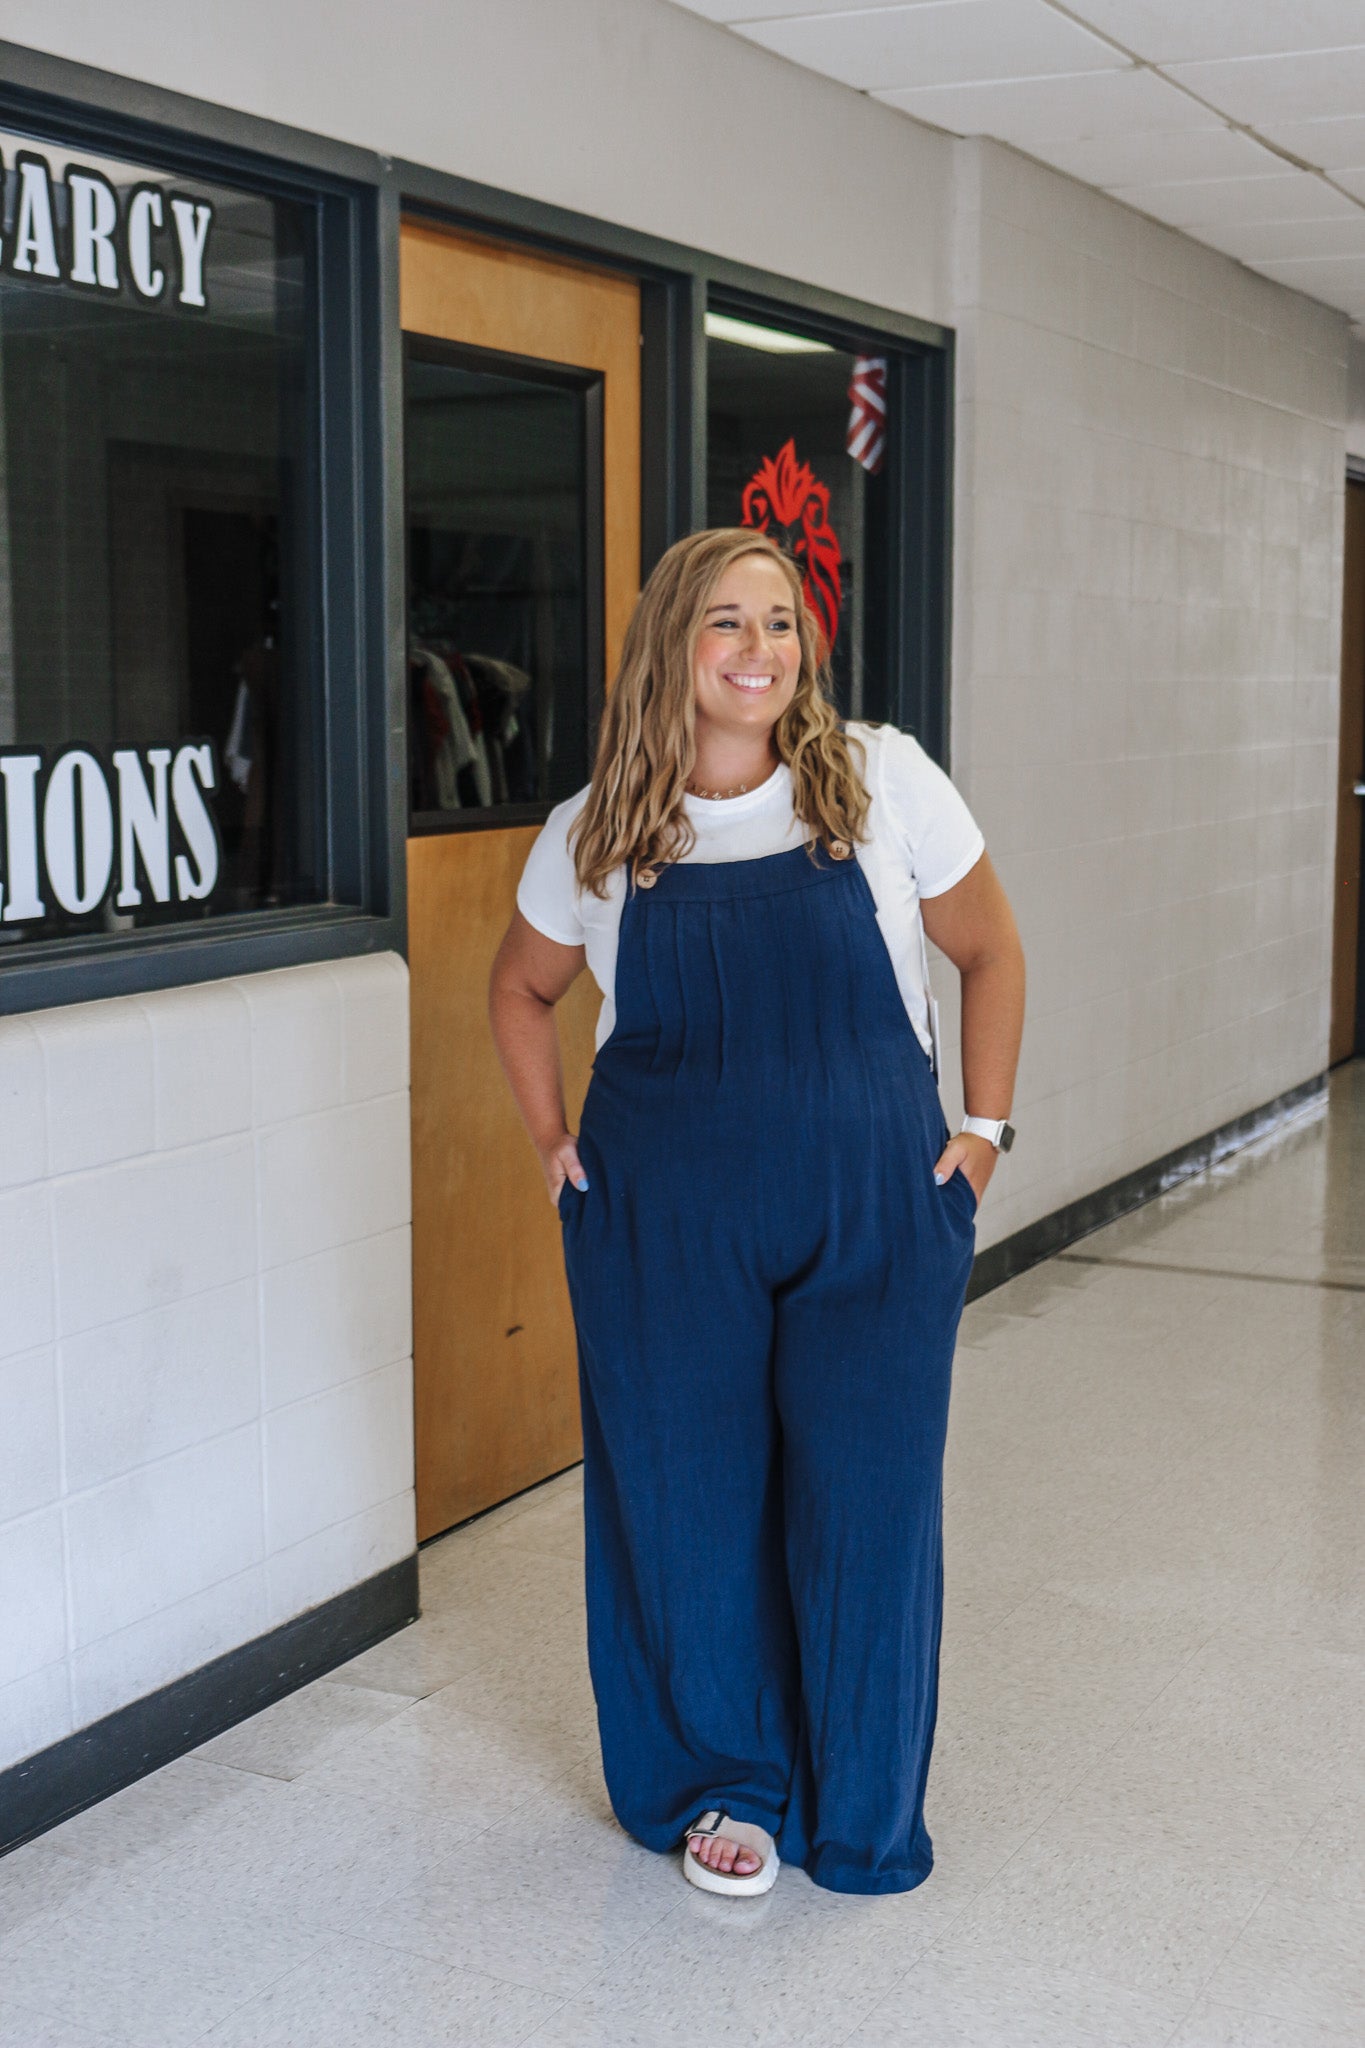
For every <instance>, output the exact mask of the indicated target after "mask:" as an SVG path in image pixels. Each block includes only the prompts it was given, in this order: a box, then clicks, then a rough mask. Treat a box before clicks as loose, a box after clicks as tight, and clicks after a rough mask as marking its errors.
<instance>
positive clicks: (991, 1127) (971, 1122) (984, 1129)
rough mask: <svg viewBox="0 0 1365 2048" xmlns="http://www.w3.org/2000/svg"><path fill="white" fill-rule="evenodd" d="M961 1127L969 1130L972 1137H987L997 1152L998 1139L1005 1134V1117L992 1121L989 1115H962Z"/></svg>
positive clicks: (998, 1147)
mask: <svg viewBox="0 0 1365 2048" xmlns="http://www.w3.org/2000/svg"><path fill="white" fill-rule="evenodd" d="M962 1129H963V1130H964V1131H970V1132H971V1134H972V1136H973V1137H974V1138H989V1139H990V1141H991V1143H992V1145H994V1147H995V1149H996V1151H997V1152H998V1151H999V1150H1000V1140H1001V1139H1002V1138H1003V1137H1004V1135H1005V1119H1004V1118H1003V1117H1001V1118H1000V1120H999V1121H998V1122H993V1121H992V1120H991V1118H990V1117H985V1116H964V1117H963V1119H962Z"/></svg>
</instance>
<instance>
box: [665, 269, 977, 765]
mask: <svg viewBox="0 0 1365 2048" xmlns="http://www.w3.org/2000/svg"><path fill="white" fill-rule="evenodd" d="M708 312H714V313H722V314H730V315H732V316H733V317H734V318H735V319H738V320H747V321H750V322H752V323H753V324H754V325H755V326H760V327H775V328H779V329H781V330H784V331H785V332H788V333H793V334H801V335H805V336H808V337H809V339H810V340H812V341H822V342H827V343H828V344H829V345H830V346H831V347H832V348H837V349H840V350H843V351H844V352H845V353H847V354H849V355H877V356H882V357H884V358H885V360H886V371H887V438H886V456H885V464H886V472H887V492H886V495H887V514H888V520H889V523H890V529H891V530H890V532H889V534H888V536H887V552H888V579H887V580H888V588H887V592H886V603H887V614H888V616H887V620H886V644H887V668H888V671H889V673H888V675H887V677H886V679H885V690H886V716H887V718H888V719H889V720H890V722H891V723H892V724H894V725H899V726H903V727H904V728H905V729H906V731H908V732H912V733H913V734H914V735H915V738H916V739H917V740H918V741H919V742H920V744H921V746H923V747H924V749H925V751H926V752H927V753H928V754H930V755H931V756H932V757H933V759H934V760H936V761H937V762H939V764H940V765H941V766H942V767H944V768H946V767H947V765H948V740H949V702H948V694H949V693H948V689H947V675H948V633H949V621H950V612H951V607H950V596H951V593H950V584H949V558H948V549H947V539H948V533H949V522H948V520H947V519H946V518H944V517H943V516H942V508H943V506H944V505H945V503H946V502H948V501H949V493H950V490H951V476H950V474H949V470H948V449H949V443H948V436H947V432H946V419H947V384H946V368H947V366H946V364H945V360H944V358H945V351H944V350H943V348H942V347H941V346H935V345H934V344H932V343H928V342H925V341H923V340H920V339H919V338H917V337H914V336H912V335H906V334H897V333H895V332H892V331H889V330H888V329H887V328H886V327H884V326H882V325H880V324H877V323H875V322H866V321H863V320H859V319H856V318H850V317H848V316H844V317H840V316H839V315H837V314H826V313H821V312H819V311H815V310H813V309H811V308H808V307H803V306H802V305H801V304H799V303H798V302H797V301H795V300H793V299H771V298H767V297H765V296H763V295H761V294H759V293H757V292H753V291H746V290H744V289H743V287H742V286H737V285H734V284H727V283H726V282H724V281H723V280H722V281H716V282H712V283H710V284H709V286H708V290H707V296H706V305H705V308H704V313H703V321H704V315H705V313H708ZM704 336H705V327H704V325H703V337H704ZM696 382H697V389H698V403H699V406H700V410H701V417H702V420H703V422H704V421H705V419H706V417H707V402H706V400H707V390H706V386H707V361H706V350H705V347H704V346H703V348H702V350H701V362H700V366H699V371H698V375H697V380H696ZM705 489H706V473H705V471H704V470H703V474H702V492H703V503H704V502H705Z"/></svg>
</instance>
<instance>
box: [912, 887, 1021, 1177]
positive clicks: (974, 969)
mask: <svg viewBox="0 0 1365 2048" xmlns="http://www.w3.org/2000/svg"><path fill="white" fill-rule="evenodd" d="M920 908H921V913H922V915H923V918H924V929H925V931H926V932H927V933H928V935H929V937H930V938H931V939H932V940H933V942H934V944H935V945H936V946H937V947H938V949H939V951H940V952H941V953H946V954H947V956H948V958H949V959H950V960H951V961H952V963H953V965H954V967H956V968H957V970H958V972H959V974H960V975H961V976H962V1093H963V1100H964V1102H965V1104H966V1108H967V1114H968V1115H969V1116H984V1117H991V1118H993V1119H998V1118H1002V1117H1008V1116H1009V1113H1010V1104H1011V1102H1012V1101H1013V1098H1014V1077H1015V1073H1016V1070H1017V1068H1018V1065H1019V1046H1020V1042H1021V1040H1022V1038H1023V1035H1024V949H1023V947H1022V946H1021V945H1020V943H1019V933H1018V930H1017V928H1016V926H1015V922H1014V913H1013V911H1012V910H1011V909H1010V906H1009V899H1008V897H1007V896H1006V894H1005V892H1004V890H1003V888H1002V887H1001V886H1000V878H999V876H998V875H997V874H996V872H995V869H994V868H993V867H992V865H991V860H990V855H989V854H985V853H983V854H982V856H981V858H980V860H979V861H977V863H976V865H975V866H974V867H973V868H971V869H969V871H968V872H967V873H966V874H965V875H964V876H963V877H962V880H961V881H960V882H958V883H955V884H954V886H953V887H952V888H951V889H945V890H944V892H943V894H942V895H941V896H929V897H926V898H925V900H924V901H923V903H922V904H921V906H920ZM997 1156H998V1155H997V1153H996V1150H995V1147H994V1146H993V1145H992V1144H991V1143H990V1141H989V1139H987V1138H977V1137H973V1136H971V1135H970V1134H966V1135H964V1134H963V1133H961V1132H959V1133H958V1134H957V1136H955V1137H954V1138H952V1139H950V1140H949V1142H948V1144H947V1145H946V1146H945V1147H944V1152H943V1157H942V1158H941V1159H940V1160H939V1162H938V1165H937V1167H936V1168H935V1171H936V1172H937V1173H939V1174H941V1175H942V1176H943V1178H944V1179H945V1180H946V1179H947V1177H948V1175H949V1174H950V1173H952V1172H953V1170H954V1168H956V1167H958V1166H961V1167H962V1169H963V1171H964V1172H965V1173H966V1175H967V1178H968V1180H969V1181H970V1182H971V1183H972V1186H973V1187H974V1188H975V1189H976V1192H977V1195H978V1196H980V1195H981V1194H983V1193H984V1192H985V1187H986V1182H987V1181H988V1180H989V1179H990V1177H991V1175H992V1173H993V1172H994V1171H995V1165H996V1159H997Z"/></svg>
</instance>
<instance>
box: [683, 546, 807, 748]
mask: <svg viewBox="0 0 1365 2048" xmlns="http://www.w3.org/2000/svg"><path fill="white" fill-rule="evenodd" d="M800 673H801V640H800V635H799V634H798V632H797V629H796V610H795V605H794V602H793V598H792V589H791V585H790V583H789V582H788V581H787V578H786V576H785V575H784V574H783V572H782V569H781V567H780V566H779V564H778V563H777V562H775V561H774V560H773V558H772V556H771V555H768V554H752V555H740V556H739V557H738V559H737V560H735V561H733V562H731V563H730V565H729V567H728V568H727V569H726V570H725V572H724V574H723V575H722V576H721V577H720V579H719V581H718V582H717V584H716V587H715V589H714V590H713V591H712V592H711V601H710V603H709V604H708V606H707V608H706V611H705V614H704V615H703V618H702V624H701V631H700V633H699V634H698V635H697V645H696V651H695V653H694V655H693V657H692V682H693V688H694V690H695V692H696V722H697V739H698V741H699V742H700V741H702V740H703V739H705V738H707V737H714V738H717V739H719V738H720V737H721V736H722V735H723V736H724V737H725V738H727V739H731V740H744V739H748V740H753V739H758V738H766V737H767V736H768V735H769V734H770V733H771V731H772V728H773V727H774V726H775V725H776V723H777V721H778V719H779V718H780V717H781V716H782V713H783V712H784V711H785V710H786V708H787V706H788V705H789V704H790V703H791V701H792V698H793V697H794V696H795V695H796V685H797V679H798V677H799V676H800Z"/></svg>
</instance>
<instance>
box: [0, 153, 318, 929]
mask: <svg viewBox="0 0 1365 2048" xmlns="http://www.w3.org/2000/svg"><path fill="white" fill-rule="evenodd" d="M0 156H3V171H4V207H3V216H2V217H0V963H3V960H4V959H5V957H6V954H8V955H9V957H11V958H13V957H14V955H15V952H16V951H17V950H18V949H23V950H24V951H25V952H29V951H31V950H32V949H33V947H34V946H35V945H37V944H38V943H39V942H40V941H42V940H44V939H47V938H52V937H65V936H70V935H72V934H74V933H80V932H86V931H96V932H98V931H107V932H110V933H115V932H124V931H128V930H132V929H135V928H138V927H141V926H143V925H148V924H161V923H167V922H172V921H184V920H200V921H202V920H203V919H205V918H212V917H215V916H221V915H224V914H228V913H234V912H243V911H254V910H264V909H273V908H279V907H283V906H290V905H296V904H305V903H310V902H315V901H317V900H319V899H320V898H321V897H322V896H323V895H324V894H325V890H326V877H325V865H324V859H325V856H324V849H323V845H322V817H323V811H324V806H323V803H322V798H321V783H322V776H321V771H320V765H319V762H318V760H317V758H316V756H317V751H318V740H317V734H318V715H317V707H318V693H319V688H320V662H319V653H318V648H319V642H320V640H321V638H322V635H321V633H320V631H319V616H318V593H319V580H318V576H319V571H318V558H317V550H318V540H319V534H320V528H321V517H320V512H319V509H318V503H317V494H318V490H319V432H318V404H317V382H318V380H317V376H316V371H315V360H316V336H315V329H316V312H315V302H316V290H315V273H316V268H317V264H316V240H315V237H316V214H315V210H314V208H313V207H312V206H311V205H310V204H309V203H308V202H307V201H306V200H294V199H285V198H278V197H273V196H268V195H267V194H266V193H264V192H259V191H251V190H244V189H239V188H236V187H232V186H228V185H225V184H220V183H216V182H214V181H212V180H205V179H200V178H197V177H186V176H184V175H183V174H182V175H175V176H172V175H168V174H164V173H161V172H158V171H157V170H156V169H155V168H152V167H149V166H148V165H146V164H138V163H132V162H125V161H122V160H116V159H113V158H110V157H97V156H94V155H92V154H91V153H89V152H87V151H82V150H77V149H71V148H65V147H61V146H57V145H54V144H52V143H50V142H46V141H35V140H32V139H27V138H25V137H24V136H22V135H18V134H12V133H6V134H0Z"/></svg>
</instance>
